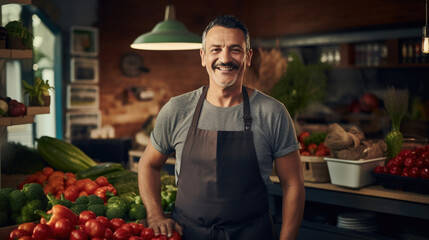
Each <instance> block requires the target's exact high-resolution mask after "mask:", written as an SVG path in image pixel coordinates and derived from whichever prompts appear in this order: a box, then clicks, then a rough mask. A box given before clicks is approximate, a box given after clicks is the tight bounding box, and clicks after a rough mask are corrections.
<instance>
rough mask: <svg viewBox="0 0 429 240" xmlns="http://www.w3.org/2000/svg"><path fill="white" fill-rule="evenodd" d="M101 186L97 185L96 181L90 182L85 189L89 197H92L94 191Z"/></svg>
mask: <svg viewBox="0 0 429 240" xmlns="http://www.w3.org/2000/svg"><path fill="white" fill-rule="evenodd" d="M99 187H100V186H98V184H97V183H95V182H94V181H92V180H91V181H88V182H87V183H86V185H85V187H84V190H85V192H87V193H88V194H89V195H91V194H92V193H94V191H95V190H96V189H97V188H99Z"/></svg>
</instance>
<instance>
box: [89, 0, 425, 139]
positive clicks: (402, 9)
mask: <svg viewBox="0 0 429 240" xmlns="http://www.w3.org/2000/svg"><path fill="white" fill-rule="evenodd" d="M166 4H168V1H147V0H122V1H115V0H100V1H99V9H98V13H99V16H98V19H99V21H98V23H97V27H98V28H99V31H100V55H99V59H100V100H101V101H100V102H101V106H100V107H101V110H102V114H103V116H102V119H103V125H106V124H110V125H112V126H114V127H115V130H116V136H117V137H124V136H134V134H135V133H136V132H137V131H139V130H140V129H141V126H142V124H143V123H144V122H145V121H146V120H147V119H148V117H149V116H150V115H156V113H157V112H158V111H159V109H160V107H162V105H163V104H164V103H165V102H166V101H168V99H169V98H170V97H172V96H175V95H178V94H181V93H184V92H187V91H190V90H193V89H195V88H198V87H200V86H201V85H203V84H207V82H208V79H207V74H206V72H205V69H204V68H202V67H201V63H200V56H199V52H198V50H191V51H165V52H164V51H138V50H133V49H131V48H130V47H129V45H130V44H131V43H132V42H133V41H134V39H135V38H136V37H137V36H139V35H140V34H142V33H145V32H148V31H150V30H151V29H152V28H153V26H155V24H156V23H158V22H159V21H161V20H162V19H163V18H164V10H165V6H166ZM173 4H174V6H175V8H176V18H177V20H179V21H180V22H182V23H184V24H185V25H186V26H187V27H188V29H189V30H190V31H192V32H195V33H198V34H200V33H202V31H203V30H204V27H205V25H206V24H207V23H208V22H209V21H210V20H211V19H212V18H213V17H215V16H216V15H218V14H224V13H229V14H233V15H235V16H237V17H238V18H240V19H241V20H242V21H243V22H245V24H246V25H247V27H248V29H249V31H250V33H251V36H252V37H258V38H259V37H264V38H272V37H276V36H285V35H294V34H314V33H325V32H335V31H342V30H347V29H349V30H350V29H366V28H388V27H407V26H410V27H411V26H412V27H416V26H423V25H424V15H425V11H424V1H422V0H407V1H404V0H390V1H387V0H361V1H344V0H324V1H318V0H300V1H296V0H273V1H269V0H266V1H260V0H246V1H245V0H237V1H225V0H218V1H209V0H202V1H194V0H181V1H173ZM127 52H135V53H138V54H140V55H141V56H142V57H143V61H144V66H145V67H147V68H149V69H150V72H149V73H143V74H141V75H140V76H138V77H134V78H129V77H125V76H123V74H122V73H121V70H120V68H119V62H120V58H121V56H122V55H123V54H125V53H127ZM255 52H256V54H255V59H254V60H255V61H254V62H255V64H254V66H253V69H252V71H254V72H253V73H252V72H251V73H250V77H251V81H250V85H253V86H256V87H258V89H261V90H266V89H269V87H270V86H272V85H273V83H274V80H273V79H274V77H273V76H268V77H266V78H265V79H259V80H258V77H261V75H263V76H266V75H265V74H262V73H264V72H265V73H266V72H273V71H269V69H268V71H267V69H262V70H261V69H260V67H261V66H262V65H263V64H262V65H261V59H264V58H263V56H265V59H266V60H267V59H268V60H267V61H268V62H267V64H265V65H266V67H269V66H270V65H269V64H268V63H269V59H273V58H272V57H271V58H270V56H274V57H277V58H278V61H275V62H276V64H274V65H275V66H272V67H273V68H275V69H273V70H276V71H277V70H278V69H282V68H284V63H283V62H282V61H283V60H282V59H281V58H279V56H278V55H277V54H276V53H266V52H265V53H264V52H262V53H261V52H258V51H255ZM270 54H271V55H270ZM267 56H268V57H267ZM258 81H259V82H258ZM133 86H135V87H146V88H147V89H150V90H153V91H154V92H155V98H154V99H153V100H151V101H132V102H129V101H125V100H126V99H125V98H124V92H125V90H126V89H127V88H130V87H133Z"/></svg>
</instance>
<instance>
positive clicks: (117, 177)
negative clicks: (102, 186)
mask: <svg viewBox="0 0 429 240" xmlns="http://www.w3.org/2000/svg"><path fill="white" fill-rule="evenodd" d="M104 176H105V177H106V178H107V180H109V183H111V184H115V183H117V182H124V181H134V180H136V179H137V173H136V172H133V171H130V170H123V171H117V172H111V173H108V174H106V175H104Z"/></svg>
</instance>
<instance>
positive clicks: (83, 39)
mask: <svg viewBox="0 0 429 240" xmlns="http://www.w3.org/2000/svg"><path fill="white" fill-rule="evenodd" d="M70 53H71V55H73V56H93V57H94V56H97V55H98V29H97V28H93V27H80V26H72V27H71V33H70Z"/></svg>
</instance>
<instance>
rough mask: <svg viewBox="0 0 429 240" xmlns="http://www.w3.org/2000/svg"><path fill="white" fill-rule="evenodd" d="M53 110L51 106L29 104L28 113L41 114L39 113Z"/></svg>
mask: <svg viewBox="0 0 429 240" xmlns="http://www.w3.org/2000/svg"><path fill="white" fill-rule="evenodd" d="M50 112H51V108H50V107H49V106H47V107H35V106H28V107H27V115H39V114H49V113H50Z"/></svg>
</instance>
